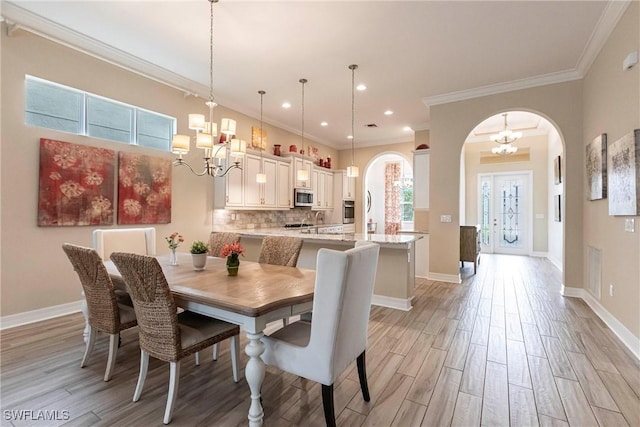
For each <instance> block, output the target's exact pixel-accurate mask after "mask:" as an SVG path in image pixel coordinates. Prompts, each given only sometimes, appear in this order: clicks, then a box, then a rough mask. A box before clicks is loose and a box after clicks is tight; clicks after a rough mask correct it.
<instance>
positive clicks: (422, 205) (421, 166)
mask: <svg viewBox="0 0 640 427" xmlns="http://www.w3.org/2000/svg"><path fill="white" fill-rule="evenodd" d="M430 156H431V155H430V150H429V149H425V150H416V151H414V152H413V208H414V209H429V164H430Z"/></svg>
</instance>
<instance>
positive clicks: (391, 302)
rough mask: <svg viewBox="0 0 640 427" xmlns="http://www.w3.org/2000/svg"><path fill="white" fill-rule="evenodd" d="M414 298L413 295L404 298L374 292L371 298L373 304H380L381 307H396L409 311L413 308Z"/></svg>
mask: <svg viewBox="0 0 640 427" xmlns="http://www.w3.org/2000/svg"><path fill="white" fill-rule="evenodd" d="M412 299H413V297H412V298H407V299H404V298H394V297H386V296H383V295H375V294H374V295H373V298H371V304H373V305H379V306H381V307H388V308H395V309H396V310H402V311H409V310H411V308H412V306H411V300H412Z"/></svg>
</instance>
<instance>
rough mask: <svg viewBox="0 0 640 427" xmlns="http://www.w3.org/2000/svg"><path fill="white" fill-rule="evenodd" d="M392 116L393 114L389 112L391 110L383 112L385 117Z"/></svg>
mask: <svg viewBox="0 0 640 427" xmlns="http://www.w3.org/2000/svg"><path fill="white" fill-rule="evenodd" d="M392 114H393V111H391V110H387V111H385V112H384V115H385V116H390V115H392Z"/></svg>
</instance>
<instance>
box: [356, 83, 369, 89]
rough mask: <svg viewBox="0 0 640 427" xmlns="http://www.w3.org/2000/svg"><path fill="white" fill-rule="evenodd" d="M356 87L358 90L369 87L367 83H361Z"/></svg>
mask: <svg viewBox="0 0 640 427" xmlns="http://www.w3.org/2000/svg"><path fill="white" fill-rule="evenodd" d="M356 89H358V90H366V89H367V85H365V84H364V83H360V84H359V85H358V86H356Z"/></svg>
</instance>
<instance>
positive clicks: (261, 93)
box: [258, 90, 266, 173]
mask: <svg viewBox="0 0 640 427" xmlns="http://www.w3.org/2000/svg"><path fill="white" fill-rule="evenodd" d="M258 93H259V94H260V160H262V132H263V130H262V97H263V96H264V94H265V93H266V92H265V91H263V90H259V91H258ZM262 167H263V166H262V162H260V173H262Z"/></svg>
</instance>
